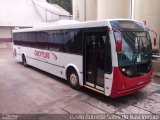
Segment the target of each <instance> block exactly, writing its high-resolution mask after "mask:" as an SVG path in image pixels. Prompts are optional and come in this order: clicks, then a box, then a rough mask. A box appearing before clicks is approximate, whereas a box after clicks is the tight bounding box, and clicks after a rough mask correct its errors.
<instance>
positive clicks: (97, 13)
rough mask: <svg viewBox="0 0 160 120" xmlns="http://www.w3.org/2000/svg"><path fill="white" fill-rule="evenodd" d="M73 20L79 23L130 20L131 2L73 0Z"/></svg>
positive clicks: (126, 0)
mask: <svg viewBox="0 0 160 120" xmlns="http://www.w3.org/2000/svg"><path fill="white" fill-rule="evenodd" d="M72 4H73V19H75V20H79V21H85V20H97V19H108V18H130V17H131V0H72Z"/></svg>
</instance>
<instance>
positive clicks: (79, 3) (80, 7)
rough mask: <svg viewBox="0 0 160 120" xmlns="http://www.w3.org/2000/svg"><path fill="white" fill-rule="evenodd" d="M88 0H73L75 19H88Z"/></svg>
mask: <svg viewBox="0 0 160 120" xmlns="http://www.w3.org/2000/svg"><path fill="white" fill-rule="evenodd" d="M85 3H86V1H85V0H72V9H73V19H75V20H79V21H84V20H86V6H85Z"/></svg>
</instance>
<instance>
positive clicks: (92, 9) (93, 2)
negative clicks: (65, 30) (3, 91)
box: [86, 0, 97, 20]
mask: <svg viewBox="0 0 160 120" xmlns="http://www.w3.org/2000/svg"><path fill="white" fill-rule="evenodd" d="M96 19H97V0H86V20H96Z"/></svg>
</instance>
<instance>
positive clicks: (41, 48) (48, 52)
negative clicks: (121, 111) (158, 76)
mask: <svg viewBox="0 0 160 120" xmlns="http://www.w3.org/2000/svg"><path fill="white" fill-rule="evenodd" d="M13 43H14V46H13V53H14V57H15V59H17V60H19V61H21V62H23V65H24V66H26V65H30V66H34V67H36V68H38V69H41V70H43V71H46V72H48V73H51V74H53V75H56V76H58V77H60V78H63V79H65V80H68V83H69V85H70V86H71V87H72V88H74V89H78V88H80V87H81V86H84V87H86V88H89V89H92V90H94V91H97V92H99V93H102V94H104V95H106V96H111V97H119V96H123V95H126V94H130V93H133V92H136V91H137V90H139V89H140V88H143V87H144V86H146V85H147V84H148V83H149V82H150V81H151V77H152V69H151V68H152V62H151V53H152V45H151V39H150V36H149V33H148V29H147V28H146V27H145V26H144V24H143V23H142V22H139V21H133V20H127V19H126V20H121V19H114V20H101V21H89V22H75V21H63V20H61V21H60V22H57V23H54V24H50V25H41V26H36V27H33V28H27V29H19V30H14V31H13Z"/></svg>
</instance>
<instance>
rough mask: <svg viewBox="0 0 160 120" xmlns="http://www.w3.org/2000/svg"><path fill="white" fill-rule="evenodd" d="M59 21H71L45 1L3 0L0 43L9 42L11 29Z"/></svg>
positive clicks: (62, 11) (0, 19)
mask: <svg viewBox="0 0 160 120" xmlns="http://www.w3.org/2000/svg"><path fill="white" fill-rule="evenodd" d="M59 19H71V15H70V13H69V12H67V11H66V10H64V9H63V8H61V7H60V6H58V5H56V4H49V3H47V1H46V0H3V1H1V2H0V42H11V41H12V29H15V28H17V27H18V28H26V27H33V26H34V25H36V24H39V23H42V22H53V21H56V20H59Z"/></svg>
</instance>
